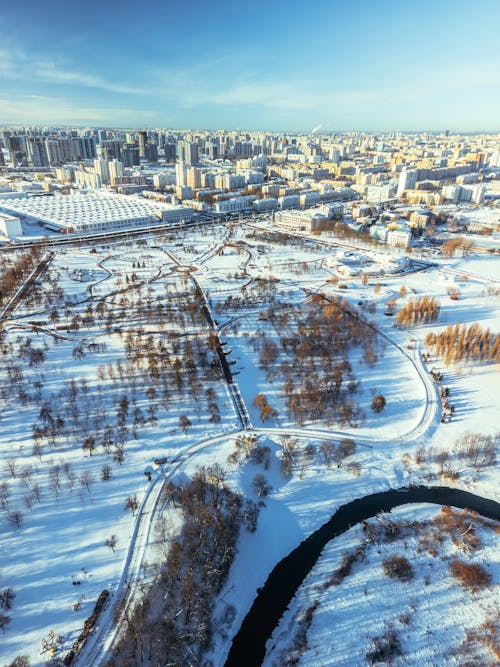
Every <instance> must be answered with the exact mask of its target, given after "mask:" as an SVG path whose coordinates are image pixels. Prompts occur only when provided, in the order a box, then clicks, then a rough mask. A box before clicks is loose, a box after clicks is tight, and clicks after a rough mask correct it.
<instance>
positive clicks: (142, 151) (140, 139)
mask: <svg viewBox="0 0 500 667" xmlns="http://www.w3.org/2000/svg"><path fill="white" fill-rule="evenodd" d="M147 141H148V133H147V132H146V131H145V130H140V131H139V132H138V133H137V143H138V144H139V157H140V158H141V157H146V143H147Z"/></svg>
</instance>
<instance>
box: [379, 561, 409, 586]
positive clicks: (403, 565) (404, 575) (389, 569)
mask: <svg viewBox="0 0 500 667" xmlns="http://www.w3.org/2000/svg"><path fill="white" fill-rule="evenodd" d="M382 567H383V568H384V573H385V574H386V575H387V576H388V577H391V579H399V581H411V580H412V579H413V568H412V566H411V564H410V562H409V561H408V559H407V558H405V557H404V556H390V557H389V558H385V559H384V561H383V562H382Z"/></svg>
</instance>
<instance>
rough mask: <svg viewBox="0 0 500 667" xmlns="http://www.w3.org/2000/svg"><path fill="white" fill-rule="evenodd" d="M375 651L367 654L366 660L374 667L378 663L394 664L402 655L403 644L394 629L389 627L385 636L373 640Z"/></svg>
mask: <svg viewBox="0 0 500 667" xmlns="http://www.w3.org/2000/svg"><path fill="white" fill-rule="evenodd" d="M372 642H373V650H372V651H369V652H368V653H367V654H366V659H367V660H368V662H369V663H370V664H371V665H373V664H375V663H377V662H389V663H390V662H392V660H393V658H397V657H398V656H400V655H402V653H403V651H402V650H401V642H400V641H399V637H398V635H397V632H396V630H395V629H394V628H393V627H388V628H387V630H386V631H385V632H384V634H383V635H380V637H374V638H373V639H372Z"/></svg>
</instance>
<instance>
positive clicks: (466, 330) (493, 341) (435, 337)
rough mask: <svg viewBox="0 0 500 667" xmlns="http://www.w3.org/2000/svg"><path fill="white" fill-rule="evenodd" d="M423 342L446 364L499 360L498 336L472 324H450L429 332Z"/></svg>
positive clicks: (476, 324) (499, 338) (493, 361)
mask: <svg viewBox="0 0 500 667" xmlns="http://www.w3.org/2000/svg"><path fill="white" fill-rule="evenodd" d="M425 344H426V345H428V346H430V347H433V348H434V351H435V352H436V354H437V355H439V356H441V357H442V358H443V360H444V363H445V364H446V365H447V366H450V365H453V364H456V363H458V362H460V361H482V362H487V363H498V362H499V361H500V336H499V335H498V334H493V333H491V331H490V330H489V329H483V328H482V327H481V326H480V325H479V324H478V323H477V322H475V323H474V324H450V325H448V326H447V327H446V329H445V330H444V331H442V332H441V333H429V334H427V336H426V337H425Z"/></svg>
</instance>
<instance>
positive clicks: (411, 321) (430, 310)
mask: <svg viewBox="0 0 500 667" xmlns="http://www.w3.org/2000/svg"><path fill="white" fill-rule="evenodd" d="M439 309H440V305H439V301H437V299H434V298H433V297H429V296H423V297H421V298H420V299H410V300H409V301H408V303H406V304H405V305H404V306H402V307H401V309H400V311H399V313H398V314H397V317H396V321H397V323H398V324H399V325H400V326H404V327H410V326H414V325H416V324H430V323H431V322H435V321H436V320H437V318H438V316H439Z"/></svg>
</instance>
